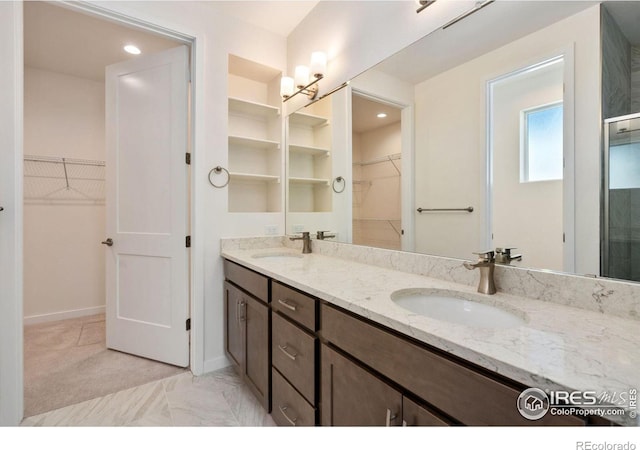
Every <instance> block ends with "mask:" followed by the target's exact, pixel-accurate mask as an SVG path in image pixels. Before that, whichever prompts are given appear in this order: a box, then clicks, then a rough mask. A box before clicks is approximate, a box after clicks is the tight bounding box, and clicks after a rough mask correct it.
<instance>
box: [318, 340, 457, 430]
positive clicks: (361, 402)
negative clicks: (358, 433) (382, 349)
mask: <svg viewBox="0 0 640 450" xmlns="http://www.w3.org/2000/svg"><path fill="white" fill-rule="evenodd" d="M321 361H322V373H321V375H320V380H321V381H320V383H321V385H320V392H321V405H322V408H321V417H320V423H321V425H323V426H387V427H389V426H401V425H404V426H426V425H437V426H445V425H448V423H447V421H445V420H444V419H441V418H439V417H438V416H437V415H435V414H433V413H431V412H430V411H429V410H427V409H426V408H425V407H423V406H421V405H419V404H418V403H416V402H414V401H412V400H410V399H409V398H407V397H405V396H404V395H403V393H402V392H401V391H400V390H398V389H396V388H394V387H393V386H391V385H390V384H388V383H386V382H385V381H383V380H382V379H380V378H378V377H377V376H376V375H373V374H372V373H370V372H369V371H368V370H366V369H365V368H364V367H362V366H361V365H359V364H358V363H357V362H354V361H352V360H351V359H349V358H348V357H346V356H343V355H341V354H340V353H338V352H337V351H336V350H334V349H332V348H330V347H328V346H327V345H324V344H323V345H322V350H321Z"/></svg>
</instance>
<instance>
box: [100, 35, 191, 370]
mask: <svg viewBox="0 0 640 450" xmlns="http://www.w3.org/2000/svg"><path fill="white" fill-rule="evenodd" d="M188 61H189V59H188V50H187V47H186V46H180V47H177V48H174V49H171V50H167V51H163V52H160V53H155V54H152V55H148V56H142V57H138V58H136V59H133V60H129V61H125V62H122V63H118V64H114V65H111V66H108V67H107V70H106V133H107V136H106V142H107V165H106V172H107V175H106V187H107V195H106V204H107V224H106V230H107V236H106V237H105V238H108V239H111V241H112V244H111V245H109V244H107V246H106V252H107V263H106V283H107V293H106V294H107V300H106V303H107V304H106V311H107V314H106V321H107V347H108V348H111V349H114V350H119V351H123V352H126V353H131V354H134V355H138V356H143V357H146V358H150V359H154V360H158V361H163V362H166V363H169V364H174V365H177V366H181V367H186V366H188V365H189V334H188V331H187V330H186V327H185V324H186V320H187V318H188V314H189V284H188V270H189V269H188V250H187V248H186V246H185V236H186V235H187V234H188V231H187V214H188V211H187V208H188V198H187V195H188V194H187V182H188V180H187V176H188V171H187V166H186V164H185V161H184V158H185V151H186V149H187V129H188V127H187V125H188V124H187V108H188V106H187V100H188V98H187V97H188V70H189V67H188ZM108 239H105V242H107V241H108Z"/></svg>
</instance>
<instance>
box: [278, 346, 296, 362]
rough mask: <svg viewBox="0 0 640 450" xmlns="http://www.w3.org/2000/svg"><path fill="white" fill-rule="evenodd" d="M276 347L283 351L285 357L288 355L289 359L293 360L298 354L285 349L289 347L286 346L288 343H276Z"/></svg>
mask: <svg viewBox="0 0 640 450" xmlns="http://www.w3.org/2000/svg"><path fill="white" fill-rule="evenodd" d="M278 348H279V349H280V351H281V352H282V353H284V354H285V355H287V357H288V358H289V359H291V360H292V361H295V360H296V356H298V354H297V353H293V354H292V353H289V352H288V351H287V348H289V346H288V345H285V346H282V345H280V344H278Z"/></svg>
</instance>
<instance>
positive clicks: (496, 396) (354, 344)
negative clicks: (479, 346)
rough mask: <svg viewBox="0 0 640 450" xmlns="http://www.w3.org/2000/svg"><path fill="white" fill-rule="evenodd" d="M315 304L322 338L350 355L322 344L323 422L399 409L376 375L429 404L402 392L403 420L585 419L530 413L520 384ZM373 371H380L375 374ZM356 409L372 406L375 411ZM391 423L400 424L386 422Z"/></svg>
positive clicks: (356, 420)
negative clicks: (522, 406) (522, 405)
mask: <svg viewBox="0 0 640 450" xmlns="http://www.w3.org/2000/svg"><path fill="white" fill-rule="evenodd" d="M320 310H321V321H320V322H321V323H320V336H321V338H322V339H323V341H326V342H327V343H330V345H331V346H333V347H335V348H337V349H339V350H340V352H342V353H344V354H345V355H348V359H347V358H346V357H342V360H341V359H339V358H338V356H340V355H338V356H336V355H337V353H336V352H335V351H332V350H331V349H329V348H328V347H326V350H325V346H324V345H323V351H322V358H321V361H320V365H321V367H322V376H321V381H320V390H321V399H322V401H321V412H320V414H321V418H322V420H321V423H322V424H323V425H325V424H327V425H329V424H336V425H360V424H370V425H374V424H375V425H380V424H382V423H381V420H382V419H381V418H380V416H381V415H382V414H383V411H382V410H387V409H390V410H391V413H392V414H391V415H392V416H393V415H396V416H398V417H400V416H399V413H396V411H394V408H396V409H397V408H398V406H397V403H398V400H397V399H396V400H391V399H390V398H388V395H390V394H387V392H386V391H384V390H382V388H381V387H380V386H382V385H383V384H384V383H382V382H381V379H382V378H384V379H385V380H389V383H388V384H393V385H394V387H396V390H398V391H399V392H402V395H405V397H410V396H411V397H414V398H418V399H420V400H421V402H424V405H425V406H426V405H428V406H429V410H433V411H434V412H431V411H429V410H426V409H425V408H424V407H422V406H420V405H418V404H415V405H412V404H411V400H410V399H409V398H407V399H406V401H405V400H404V398H403V400H402V401H403V407H402V410H403V411H406V414H404V415H406V417H403V420H405V421H406V422H407V425H408V424H410V423H411V422H413V423H420V424H423V423H425V422H431V421H432V420H433V421H435V422H438V420H440V421H442V422H445V423H446V422H449V421H451V422H452V423H458V424H465V425H501V426H505V425H517V426H527V425H574V426H575V425H577V426H581V425H585V422H584V420H583V419H582V418H579V417H575V416H552V415H546V416H544V417H543V418H542V419H539V420H537V421H529V420H527V419H525V418H524V417H522V416H521V415H520V413H519V412H518V410H517V408H516V402H517V398H518V396H519V395H520V393H521V392H522V391H523V390H524V389H525V386H521V385H518V384H517V383H515V382H511V381H510V380H506V379H501V378H500V377H499V376H497V375H495V376H494V375H492V374H490V373H488V372H487V371H484V370H482V369H476V368H474V367H471V365H470V364H467V363H464V362H462V361H460V362H458V361H456V360H454V358H452V357H448V356H444V355H442V354H441V353H440V352H437V351H435V350H432V349H430V348H428V347H427V346H426V345H423V344H420V343H416V342H414V341H412V340H410V339H408V338H405V337H404V336H401V335H399V334H397V333H395V332H391V331H388V330H386V329H383V328H382V327H380V326H379V325H377V324H372V323H369V322H368V321H365V320H362V319H360V318H358V317H355V316H354V315H352V314H350V313H347V312H345V311H342V310H340V309H338V308H336V307H334V306H331V305H327V304H322V305H321V309H320ZM347 363H349V364H350V365H351V366H355V367H358V368H359V369H360V371H359V372H358V373H359V375H355V373H356V372H357V370H356V368H355V367H349V369H347V366H348V364H347ZM365 368H366V369H365ZM367 372H368V373H367ZM374 372H375V374H376V376H377V377H378V379H376V380H375V381H374V379H375V378H376V377H375V376H374V375H373V373H374ZM362 380H367V381H366V383H368V384H370V386H369V387H368V388H365V389H364V390H363V392H361V393H360V392H359V391H360V389H361V388H360V387H359V385H360V384H362V383H363V381H362ZM352 396H357V397H358V398H360V397H362V399H360V400H358V402H360V401H361V402H362V405H366V406H362V407H358V402H356V401H355V400H354V399H353V398H351V397H352ZM369 397H375V398H369ZM345 402H346V403H345ZM414 403H415V402H414ZM416 407H419V408H422V409H423V410H424V411H421V410H416ZM345 408H346V409H345ZM360 409H362V410H364V409H371V410H375V418H374V417H369V416H367V415H366V414H369V413H368V412H366V411H360ZM435 411H437V413H436V412H435ZM394 413H395V414H394ZM363 414H365V416H363ZM337 419H339V420H337ZM394 424H395V425H398V424H397V423H391V425H394ZM434 424H438V423H434Z"/></svg>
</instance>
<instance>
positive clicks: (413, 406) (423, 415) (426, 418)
mask: <svg viewBox="0 0 640 450" xmlns="http://www.w3.org/2000/svg"><path fill="white" fill-rule="evenodd" d="M402 424H403V425H406V426H409V427H443V426H447V425H449V424H448V423H447V422H445V421H444V420H443V419H441V418H440V417H438V416H436V415H435V414H433V413H432V412H431V411H429V410H428V409H426V408H423V407H422V406H420V405H419V404H417V403H416V402H414V401H412V400H410V399H408V398H407V397H403V398H402Z"/></svg>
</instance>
